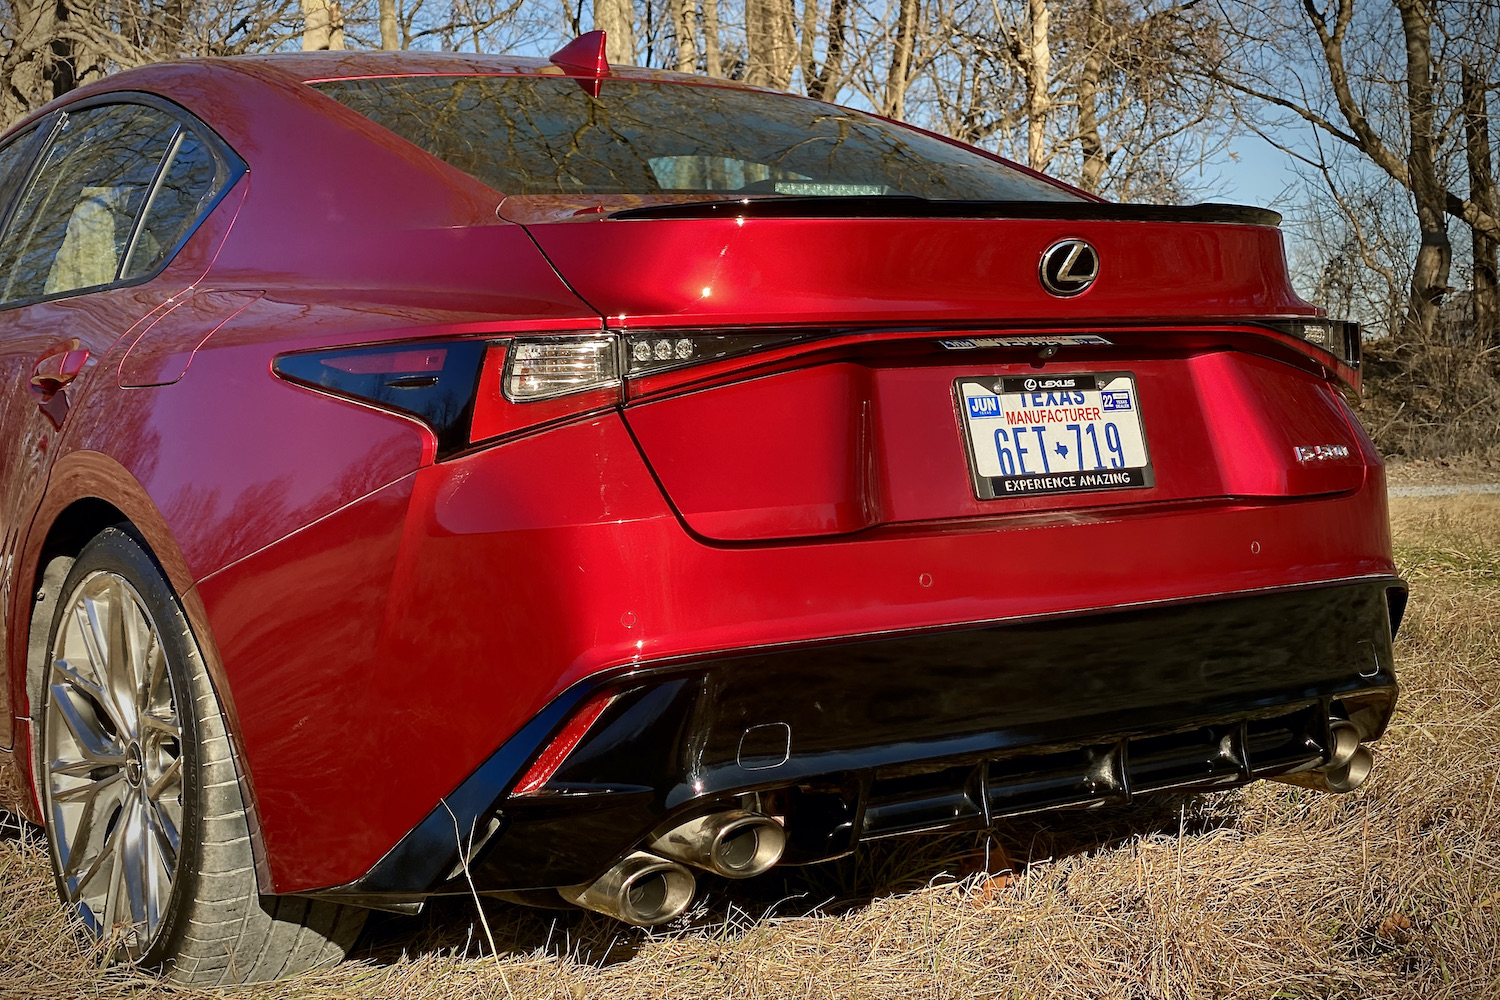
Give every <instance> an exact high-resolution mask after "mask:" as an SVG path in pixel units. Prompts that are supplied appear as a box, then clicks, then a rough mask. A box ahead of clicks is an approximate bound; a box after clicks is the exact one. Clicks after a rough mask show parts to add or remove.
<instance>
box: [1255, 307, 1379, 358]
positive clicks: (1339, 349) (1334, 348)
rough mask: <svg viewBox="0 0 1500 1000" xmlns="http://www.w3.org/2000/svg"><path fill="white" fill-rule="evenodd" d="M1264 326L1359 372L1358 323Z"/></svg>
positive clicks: (1296, 321) (1307, 320) (1297, 322)
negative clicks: (1305, 344) (1278, 331)
mask: <svg viewBox="0 0 1500 1000" xmlns="http://www.w3.org/2000/svg"><path fill="white" fill-rule="evenodd" d="M1266 326H1269V327H1272V328H1274V329H1277V330H1280V331H1281V332H1283V333H1289V334H1291V335H1292V336H1293V337H1296V338H1297V339H1299V340H1304V341H1306V342H1307V343H1309V344H1312V345H1313V346H1315V347H1319V348H1322V349H1323V350H1325V351H1327V352H1328V353H1329V354H1332V355H1333V356H1334V357H1335V358H1337V359H1338V360H1339V361H1342V362H1343V363H1344V364H1346V365H1348V366H1349V367H1350V368H1353V369H1354V370H1356V371H1358V370H1359V362H1360V355H1361V353H1362V351H1361V347H1362V345H1361V343H1360V341H1361V338H1362V334H1361V332H1360V328H1359V324H1358V323H1350V322H1349V321H1348V320H1338V319H1322V318H1321V317H1308V318H1305V319H1288V320H1269V321H1266Z"/></svg>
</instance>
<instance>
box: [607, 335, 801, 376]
mask: <svg viewBox="0 0 1500 1000" xmlns="http://www.w3.org/2000/svg"><path fill="white" fill-rule="evenodd" d="M806 338H807V334H805V333H798V332H791V331H769V332H766V333H708V332H705V331H697V330H689V331H671V330H667V331H661V332H650V331H648V332H644V333H633V334H630V335H629V336H628V337H627V338H626V341H625V358H626V362H625V363H626V365H627V368H626V374H627V375H649V374H652V373H653V372H660V371H667V370H668V369H672V368H681V367H683V366H684V365H689V364H698V363H701V362H704V361H716V360H718V359H720V358H728V357H732V356H734V355H739V354H749V353H751V352H753V351H757V350H763V349H765V348H767V347H778V346H780V345H782V344H788V343H791V342H792V341H795V340H805V339H806Z"/></svg>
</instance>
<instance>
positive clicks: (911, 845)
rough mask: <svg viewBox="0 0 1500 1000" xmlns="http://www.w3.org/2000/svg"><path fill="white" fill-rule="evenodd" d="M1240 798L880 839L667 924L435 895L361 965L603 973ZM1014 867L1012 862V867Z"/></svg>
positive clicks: (715, 881)
mask: <svg viewBox="0 0 1500 1000" xmlns="http://www.w3.org/2000/svg"><path fill="white" fill-rule="evenodd" d="M1239 815H1240V793H1238V792H1230V793H1227V794H1217V795H1212V796H1204V795H1171V794H1157V795H1151V796H1142V797H1141V798H1140V799H1138V800H1137V801H1136V802H1135V803H1133V804H1131V805H1130V806H1128V807H1125V808H1115V809H1103V810H1091V811H1067V812H1055V813H1045V814H1040V815H1037V816H1032V817H1020V818H1016V819H1010V820H1005V821H1002V822H1001V823H1000V824H999V825H998V826H997V827H996V828H995V829H994V830H992V831H987V832H986V831H969V832H965V833H951V834H935V835H926V836H915V837H902V838H896V839H892V840H885V841H875V842H873V843H868V844H864V845H861V846H860V847H859V849H858V850H856V851H855V852H854V853H853V854H852V855H850V856H848V857H845V858H840V859H839V860H837V861H830V862H825V863H823V864H817V865H805V866H799V867H790V866H788V867H782V868H775V869H772V870H771V871H770V872H768V873H766V874H765V875H762V876H759V877H758V878H753V879H747V880H745V881H732V880H728V879H722V878H718V877H715V876H711V875H702V876H700V877H699V880H698V889H699V896H698V900H697V902H695V903H694V904H693V906H692V908H691V909H690V910H689V911H688V913H687V914H686V915H685V916H684V917H682V918H680V919H679V920H677V921H674V922H673V923H671V924H668V925H666V926H665V927H664V928H658V929H656V930H654V931H653V930H648V929H644V928H639V927H630V926H627V925H625V924H622V923H619V922H618V921H615V920H612V919H610V918H608V917H604V916H601V915H599V914H596V913H590V912H587V911H584V910H579V909H575V908H572V907H567V908H559V909H551V910H543V909H536V908H532V907H525V906H517V905H512V904H509V903H503V902H499V901H497V900H492V899H484V900H482V902H481V903H480V904H479V905H476V901H475V900H474V898H473V897H464V896H452V897H443V898H438V899H433V900H430V901H429V902H428V905H427V907H426V909H424V910H423V912H422V914H421V916H419V917H402V916H397V915H394V914H384V913H377V914H375V915H373V916H372V917H371V920H370V923H369V924H368V925H367V928H366V931H365V934H364V936H363V937H362V938H361V940H360V943H359V945H358V947H356V949H355V950H354V952H353V956H352V957H358V958H361V959H364V960H366V961H370V962H374V963H375V964H389V963H393V962H396V961H400V960H401V959H402V958H403V957H406V958H416V957H420V956H423V955H429V954H435V953H441V954H444V955H464V956H473V957H476V958H477V957H479V956H481V955H488V954H490V953H491V947H490V941H491V939H493V942H494V950H495V951H496V952H498V953H499V954H500V955H501V957H519V956H522V955H530V954H534V953H541V954H544V955H548V956H551V957H567V958H569V959H570V960H572V961H574V962H578V963H584V964H589V965H594V966H598V967H604V966H609V965H614V964H616V963H619V962H625V961H629V960H630V959H631V958H633V957H635V955H636V954H637V953H638V952H639V951H640V950H641V948H642V947H643V946H644V945H645V944H646V943H648V942H649V941H650V940H651V939H652V938H653V937H654V936H660V935H662V934H676V933H682V932H688V933H693V932H695V931H698V932H705V931H706V932H717V933H730V934H736V935H738V934H742V933H744V932H745V931H746V930H747V929H748V928H750V927H753V926H754V925H755V924H756V923H758V922H761V921H764V920H767V919H770V918H776V917H779V918H788V917H808V916H833V915H837V914H841V913H848V912H851V911H854V910H858V909H861V908H863V907H866V906H869V905H870V904H871V903H872V902H874V901H876V900H879V899H884V898H887V897H890V896H895V895H900V894H901V893H906V892H913V891H916V890H918V889H922V888H924V887H926V886H929V885H933V884H938V883H942V882H949V881H954V880H957V879H960V878H964V877H966V876H969V875H973V874H976V873H978V872H983V871H989V872H996V873H997V872H1000V871H1003V870H1006V869H1007V868H1014V869H1017V870H1024V868H1025V867H1026V866H1027V865H1030V864H1036V863H1039V862H1044V861H1049V860H1060V859H1063V858H1069V857H1076V856H1087V855H1091V854H1096V853H1099V852H1101V851H1105V850H1109V849H1111V848H1114V847H1117V846H1120V845H1121V844H1124V843H1128V842H1130V841H1132V840H1134V839H1136V838H1140V837H1159V836H1173V837H1175V836H1178V835H1179V834H1180V835H1183V836H1197V835H1201V834H1204V833H1208V832H1211V831H1214V830H1220V829H1226V828H1232V827H1234V826H1235V824H1236V823H1237V822H1238V820H1239ZM1007 861H1008V862H1009V863H1008V864H1007Z"/></svg>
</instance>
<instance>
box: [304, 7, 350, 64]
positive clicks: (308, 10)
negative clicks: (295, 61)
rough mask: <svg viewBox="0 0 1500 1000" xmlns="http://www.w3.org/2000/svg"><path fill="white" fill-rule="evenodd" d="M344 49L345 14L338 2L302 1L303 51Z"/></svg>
mask: <svg viewBox="0 0 1500 1000" xmlns="http://www.w3.org/2000/svg"><path fill="white" fill-rule="evenodd" d="M343 47H344V12H343V11H342V10H340V9H339V5H338V2H337V0H302V51H304V52H321V51H325V50H330V49H332V50H338V49H342V48H343Z"/></svg>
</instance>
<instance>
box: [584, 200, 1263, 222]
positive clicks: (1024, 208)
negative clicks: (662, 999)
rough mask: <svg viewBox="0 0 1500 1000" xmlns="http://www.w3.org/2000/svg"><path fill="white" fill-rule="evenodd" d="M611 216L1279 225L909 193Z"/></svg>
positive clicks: (1180, 212)
mask: <svg viewBox="0 0 1500 1000" xmlns="http://www.w3.org/2000/svg"><path fill="white" fill-rule="evenodd" d="M609 218H611V219H713V218H751V219H757V218H759V219H893V218H895V219H899V218H913V219H1057V220H1060V221H1073V220H1079V221H1098V222H1217V223H1228V224H1232V225H1241V226H1280V225H1281V213H1280V212H1273V211H1271V210H1270V209H1269V208H1255V207H1252V206H1250V205H1216V204H1203V205H1121V204H1116V203H1114V202H1108V201H934V200H931V199H928V198H917V197H913V196H910V195H876V196H863V195H856V196H834V197H799V196H780V195H772V196H751V197H744V198H733V199H726V200H724V201H691V202H678V203H675V204H667V205H645V206H642V207H640V208H627V209H623V210H621V211H618V212H612V213H610V215H609Z"/></svg>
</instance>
